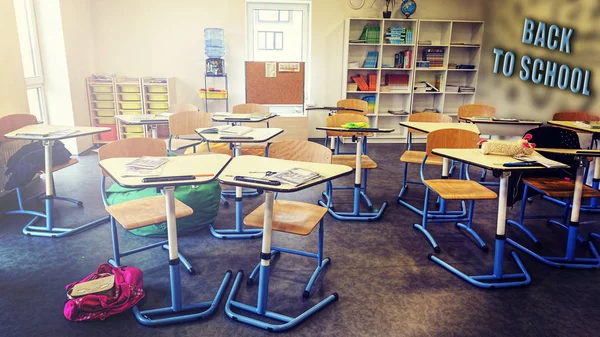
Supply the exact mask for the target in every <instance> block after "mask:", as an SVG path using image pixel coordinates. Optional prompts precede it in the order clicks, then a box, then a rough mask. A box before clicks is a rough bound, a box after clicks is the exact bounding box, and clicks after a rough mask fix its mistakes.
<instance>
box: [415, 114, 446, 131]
mask: <svg viewBox="0 0 600 337" xmlns="http://www.w3.org/2000/svg"><path fill="white" fill-rule="evenodd" d="M408 121H409V122H427V123H452V117H450V116H448V115H444V114H440V113H437V112H419V113H413V114H411V115H410V116H408ZM408 132H409V133H425V132H421V131H417V130H411V129H408Z"/></svg>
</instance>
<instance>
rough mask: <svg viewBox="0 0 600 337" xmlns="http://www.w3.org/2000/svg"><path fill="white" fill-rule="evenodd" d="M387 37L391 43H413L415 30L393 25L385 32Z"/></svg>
mask: <svg viewBox="0 0 600 337" xmlns="http://www.w3.org/2000/svg"><path fill="white" fill-rule="evenodd" d="M385 38H386V39H387V40H388V41H389V43H390V44H412V43H413V30H412V29H411V28H407V27H402V26H392V27H390V28H389V29H388V32H387V33H385Z"/></svg>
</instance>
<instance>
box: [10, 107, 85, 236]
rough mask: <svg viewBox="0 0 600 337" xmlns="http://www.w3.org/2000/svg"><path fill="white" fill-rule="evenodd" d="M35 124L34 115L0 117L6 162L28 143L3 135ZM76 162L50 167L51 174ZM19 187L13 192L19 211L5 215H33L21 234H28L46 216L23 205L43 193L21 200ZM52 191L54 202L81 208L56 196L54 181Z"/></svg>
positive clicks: (40, 196) (69, 200)
mask: <svg viewBox="0 0 600 337" xmlns="http://www.w3.org/2000/svg"><path fill="white" fill-rule="evenodd" d="M37 123H38V121H37V118H36V117H35V116H34V115H29V114H12V115H6V116H3V117H0V144H1V145H2V147H6V148H8V153H7V158H6V159H7V161H8V158H10V156H12V155H13V154H15V153H16V152H17V151H18V150H19V149H20V148H21V147H22V146H23V145H26V144H28V143H30V141H24V140H15V139H8V138H6V137H4V135H5V134H7V133H9V132H12V131H14V130H17V129H20V128H22V127H25V126H27V125H33V124H37ZM78 162H79V160H77V159H75V158H71V159H69V161H68V162H66V163H64V164H60V165H55V166H54V167H52V172H56V171H59V170H62V169H64V168H66V167H69V166H72V165H75V164H77V163H78ZM6 164H7V163H2V165H6ZM39 173H44V170H40V172H39ZM21 187H22V186H17V188H16V189H15V192H16V194H17V202H18V204H19V209H16V210H12V211H8V212H6V214H7V215H11V214H12V215H15V214H24V215H33V216H34V218H33V219H32V220H31V221H30V222H29V223H28V224H27V226H25V228H24V229H23V232H24V233H25V234H27V232H28V229H27V228H28V227H29V226H30V225H32V224H33V223H35V222H36V221H37V220H38V219H39V218H45V217H46V214H44V213H41V212H37V211H31V210H27V209H25V207H24V204H25V203H26V202H27V201H29V200H32V199H39V198H42V197H44V195H45V192H43V193H40V194H37V195H34V196H32V197H29V198H27V199H25V200H23V196H22V194H21ZM52 189H53V190H54V200H62V201H66V202H70V203H72V204H75V205H77V206H79V207H82V206H83V202H82V201H79V200H75V199H72V198H66V197H61V196H58V195H57V193H56V186H55V185H54V180H53V181H52Z"/></svg>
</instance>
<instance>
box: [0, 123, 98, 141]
mask: <svg viewBox="0 0 600 337" xmlns="http://www.w3.org/2000/svg"><path fill="white" fill-rule="evenodd" d="M61 130H76V131H77V132H75V133H71V134H68V135H62V136H61V135H57V136H53V135H48V136H43V135H45V134H49V133H52V132H58V131H61ZM107 131H110V128H100V127H94V126H62V125H44V124H33V125H27V126H24V127H22V128H20V129H17V130H14V131H12V132H9V133H7V134H5V135H4V137H6V138H10V139H25V140H59V139H67V138H76V137H82V136H88V135H93V134H97V133H102V132H107Z"/></svg>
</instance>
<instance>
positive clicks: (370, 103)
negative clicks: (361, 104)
mask: <svg viewBox="0 0 600 337" xmlns="http://www.w3.org/2000/svg"><path fill="white" fill-rule="evenodd" d="M362 100H363V101H366V102H367V103H368V111H369V113H370V114H372V113H374V112H375V101H377V97H376V96H373V95H370V96H364V97H363V98H362Z"/></svg>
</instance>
